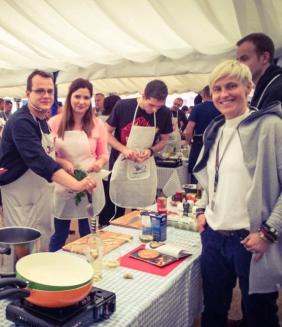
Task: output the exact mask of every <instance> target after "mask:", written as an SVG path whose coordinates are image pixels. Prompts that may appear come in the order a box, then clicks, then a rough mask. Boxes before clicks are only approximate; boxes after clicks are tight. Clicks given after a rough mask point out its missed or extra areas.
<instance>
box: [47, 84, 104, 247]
mask: <svg viewBox="0 0 282 327" xmlns="http://www.w3.org/2000/svg"><path fill="white" fill-rule="evenodd" d="M92 95H93V86H92V84H91V83H90V82H89V81H88V80H86V79H82V78H78V79H76V80H74V81H73V82H72V83H71V85H70V87H69V92H68V95H67V98H66V103H65V107H64V110H63V113H62V114H59V115H56V116H54V117H52V118H51V119H50V120H49V125H50V127H51V130H52V132H53V134H54V136H55V137H56V141H55V150H56V160H57V161H58V162H59V163H60V164H61V165H62V167H63V168H64V169H65V170H66V171H67V172H68V173H70V174H72V175H75V172H76V175H77V174H83V173H86V174H90V175H91V176H93V177H94V178H95V180H96V182H97V187H96V188H95V190H94V191H93V205H94V213H95V215H98V214H99V211H100V210H101V209H102V208H103V206H104V190H103V185H102V181H101V177H100V175H99V172H100V170H101V169H102V168H103V166H104V165H105V164H106V163H107V161H108V153H107V132H106V129H105V127H104V124H103V122H102V121H100V120H99V119H97V118H96V117H95V116H94V115H93V112H92V106H91V98H92ZM77 177H78V175H77ZM86 207H87V196H86V195H85V193H82V194H81V193H80V194H74V193H72V192H70V191H69V190H68V189H64V188H62V187H61V186H59V185H57V184H56V185H55V191H54V211H55V218H54V227H55V233H54V234H53V236H52V237H51V240H50V245H49V250H50V251H56V250H58V249H60V248H61V247H62V246H63V245H64V244H65V241H66V239H67V237H68V233H69V227H70V219H71V218H78V219H79V221H78V222H79V233H80V236H84V235H87V234H89V233H90V228H89V222H88V219H87V211H86Z"/></svg>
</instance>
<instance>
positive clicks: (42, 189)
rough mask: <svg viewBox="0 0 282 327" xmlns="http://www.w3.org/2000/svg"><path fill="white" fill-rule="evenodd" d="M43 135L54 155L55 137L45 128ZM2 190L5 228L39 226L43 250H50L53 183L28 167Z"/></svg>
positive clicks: (45, 147) (53, 156) (50, 154)
mask: <svg viewBox="0 0 282 327" xmlns="http://www.w3.org/2000/svg"><path fill="white" fill-rule="evenodd" d="M39 127H40V125H39ZM40 130H41V128H40ZM41 134H42V140H41V143H42V146H43V148H44V150H45V151H46V153H47V154H48V155H49V156H50V157H52V158H55V148H54V141H53V137H52V136H51V134H45V133H43V132H42V130H41ZM1 192H2V200H3V216H4V219H3V220H4V225H5V227H7V226H25V227H32V228H36V229H38V230H39V231H40V232H41V238H40V250H41V251H48V246H49V241H50V237H51V235H52V233H53V230H52V220H53V206H52V195H53V184H52V183H48V182H47V181H46V180H45V179H44V178H42V177H40V176H39V175H37V174H35V173H34V172H33V171H32V170H31V169H28V170H27V171H26V172H25V173H24V174H23V175H22V176H21V177H19V178H18V179H17V180H15V181H14V182H12V183H10V184H7V185H3V186H1Z"/></svg>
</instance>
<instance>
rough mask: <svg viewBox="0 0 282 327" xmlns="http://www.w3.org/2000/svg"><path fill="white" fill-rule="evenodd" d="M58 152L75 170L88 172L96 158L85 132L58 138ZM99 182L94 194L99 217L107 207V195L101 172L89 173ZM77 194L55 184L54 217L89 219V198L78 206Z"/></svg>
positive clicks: (94, 206)
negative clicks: (76, 201)
mask: <svg viewBox="0 0 282 327" xmlns="http://www.w3.org/2000/svg"><path fill="white" fill-rule="evenodd" d="M56 151H57V152H58V153H60V154H61V155H62V157H63V158H65V159H66V160H68V161H70V162H71V163H72V164H73V165H74V168H75V169H82V170H84V171H87V169H88V168H89V167H90V165H91V164H92V163H93V160H94V157H93V155H92V154H91V149H90V143H89V140H88V137H87V135H86V133H85V132H83V131H66V132H65V133H64V139H61V138H56ZM89 176H91V177H93V178H94V179H95V181H96V182H97V186H96V188H95V189H94V190H93V192H92V202H93V209H94V214H95V215H99V213H100V212H101V210H102V209H103V208H104V206H105V194H104V187H103V182H102V175H101V172H99V173H89ZM75 195H76V193H75V192H73V191H71V190H70V189H68V188H65V187H63V186H61V185H59V184H57V183H55V192H54V215H55V217H56V218H59V219H70V218H78V219H81V218H87V217H88V214H87V209H86V207H87V204H88V200H87V197H86V196H84V197H82V198H81V202H80V203H79V204H78V205H76V204H75V199H74V197H75Z"/></svg>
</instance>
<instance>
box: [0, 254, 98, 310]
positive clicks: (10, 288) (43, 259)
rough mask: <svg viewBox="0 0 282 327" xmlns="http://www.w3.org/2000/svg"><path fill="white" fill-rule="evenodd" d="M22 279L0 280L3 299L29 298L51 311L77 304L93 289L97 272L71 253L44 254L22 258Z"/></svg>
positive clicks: (19, 269) (19, 272) (19, 265)
mask: <svg viewBox="0 0 282 327" xmlns="http://www.w3.org/2000/svg"><path fill="white" fill-rule="evenodd" d="M16 275H17V277H18V278H3V279H2V280H0V287H4V286H5V288H4V289H2V290H0V298H7V297H11V296H17V297H26V300H27V301H29V302H31V303H33V304H36V305H39V306H42V307H49V308H59V307H65V306H69V305H71V304H74V303H76V302H78V301H80V300H82V299H83V298H85V297H86V296H87V295H88V293H89V292H90V290H91V288H92V278H93V269H92V267H91V265H90V264H89V263H88V262H86V261H85V260H83V259H81V258H79V257H76V256H74V255H70V254H64V253H53V252H42V253H36V254H31V255H28V256H25V257H23V258H21V259H20V260H19V261H18V262H17V264H16Z"/></svg>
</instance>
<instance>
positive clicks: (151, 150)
mask: <svg viewBox="0 0 282 327" xmlns="http://www.w3.org/2000/svg"><path fill="white" fill-rule="evenodd" d="M148 150H150V152H151V154H150V157H152V155H153V154H154V150H153V149H152V148H148Z"/></svg>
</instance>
